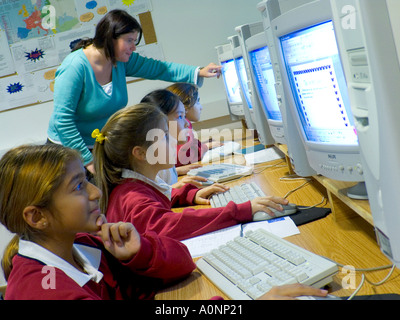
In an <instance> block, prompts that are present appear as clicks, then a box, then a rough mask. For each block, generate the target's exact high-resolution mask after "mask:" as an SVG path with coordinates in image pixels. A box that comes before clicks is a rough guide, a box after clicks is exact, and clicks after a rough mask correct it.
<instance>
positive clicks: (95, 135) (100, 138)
mask: <svg viewBox="0 0 400 320" xmlns="http://www.w3.org/2000/svg"><path fill="white" fill-rule="evenodd" d="M92 138H95V139H96V142H98V143H100V144H103V142H104V140H105V139H106V137H105V136H104V135H103V134H102V133H101V132H100V130H99V129H95V130H93V132H92Z"/></svg>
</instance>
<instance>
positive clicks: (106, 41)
mask: <svg viewBox="0 0 400 320" xmlns="http://www.w3.org/2000/svg"><path fill="white" fill-rule="evenodd" d="M130 32H138V38H137V41H136V44H139V42H140V40H141V38H142V27H141V26H140V24H139V22H138V21H137V20H136V19H135V18H134V17H132V16H131V15H130V14H129V13H127V12H126V11H124V10H118V9H116V10H111V11H110V12H108V13H107V14H106V15H105V16H104V17H103V18H102V19H101V20H100V21H99V23H98V24H97V26H96V33H95V36H94V38H93V39H82V40H81V41H79V42H78V43H77V44H76V45H75V47H74V49H73V50H72V51H75V50H78V49H80V48H86V47H87V46H89V45H91V44H93V45H94V46H95V47H96V48H99V49H103V50H104V53H105V55H106V58H107V59H110V60H111V61H112V63H113V64H115V63H116V59H115V52H114V42H113V40H116V39H118V37H120V36H121V35H123V34H126V33H130Z"/></svg>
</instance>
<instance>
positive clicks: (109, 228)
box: [97, 222, 141, 260]
mask: <svg viewBox="0 0 400 320" xmlns="http://www.w3.org/2000/svg"><path fill="white" fill-rule="evenodd" d="M97 235H98V236H100V237H101V239H102V240H103V244H104V247H105V248H106V249H107V250H108V251H109V252H110V253H111V254H112V255H113V256H114V257H116V258H117V259H118V260H130V259H132V258H133V257H134V255H135V254H136V253H137V252H138V251H139V249H140V246H141V240H140V235H139V233H138V232H137V230H136V228H135V227H134V226H133V224H131V223H126V222H118V223H103V224H102V225H101V230H99V231H98V232H97Z"/></svg>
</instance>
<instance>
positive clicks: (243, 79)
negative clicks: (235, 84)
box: [235, 57, 253, 109]
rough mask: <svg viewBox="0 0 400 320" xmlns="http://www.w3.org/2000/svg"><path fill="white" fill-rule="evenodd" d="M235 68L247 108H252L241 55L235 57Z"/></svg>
mask: <svg viewBox="0 0 400 320" xmlns="http://www.w3.org/2000/svg"><path fill="white" fill-rule="evenodd" d="M235 64H236V70H237V75H238V77H239V81H240V83H241V85H242V88H243V91H244V92H243V93H244V97H245V99H246V103H247V105H248V107H249V109H253V105H252V103H251V100H250V93H249V83H248V81H249V79H248V78H247V73H246V67H245V66H244V60H243V57H239V58H235Z"/></svg>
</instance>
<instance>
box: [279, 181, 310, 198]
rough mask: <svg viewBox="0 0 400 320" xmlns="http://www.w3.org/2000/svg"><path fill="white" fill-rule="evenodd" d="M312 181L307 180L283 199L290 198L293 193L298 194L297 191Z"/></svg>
mask: <svg viewBox="0 0 400 320" xmlns="http://www.w3.org/2000/svg"><path fill="white" fill-rule="evenodd" d="M310 181H311V180H307V181H306V182H304V183H303V184H302V185H300V186H298V187H297V188H295V189H293V190H290V191H289V192H288V193H286V194H285V195H284V196H283V198H284V199H286V198H287V197H288V196H290V195H291V194H292V193H293V192H296V191H297V190H299V189H301V188H303V187H304V186H305V185H306V184H308V183H310Z"/></svg>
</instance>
